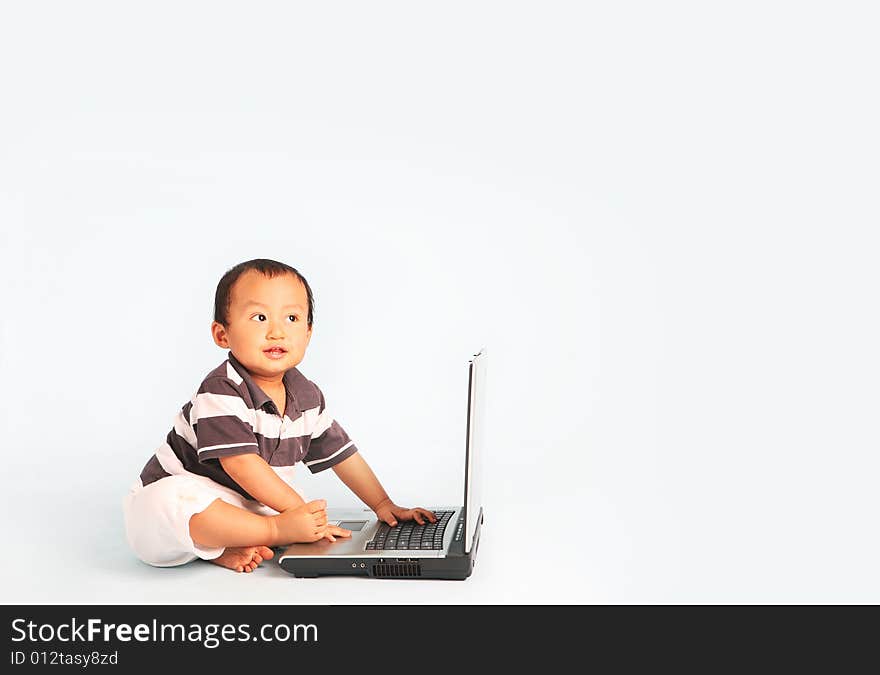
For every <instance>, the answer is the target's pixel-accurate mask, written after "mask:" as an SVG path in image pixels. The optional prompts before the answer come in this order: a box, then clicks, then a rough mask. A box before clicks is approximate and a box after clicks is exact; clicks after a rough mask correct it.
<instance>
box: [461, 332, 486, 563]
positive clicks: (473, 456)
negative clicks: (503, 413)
mask: <svg viewBox="0 0 880 675" xmlns="http://www.w3.org/2000/svg"><path fill="white" fill-rule="evenodd" d="M468 372H469V375H468V380H469V384H468V412H467V431H466V442H465V465H464V502H463V503H464V509H465V520H464V550H465V553H469V552H470V550H471V544H472V543H473V539H474V533H475V532H476V531H477V524H478V523H477V521H478V519H479V517H480V507H481V506H482V505H483V489H482V488H483V483H482V480H483V471H482V463H483V455H484V452H485V438H486V348H485V347H484V348H482V349H481V350H480V351H479V352H477V353H476V354H475V355H474V358H472V359H471V360H470V362H469V365H468Z"/></svg>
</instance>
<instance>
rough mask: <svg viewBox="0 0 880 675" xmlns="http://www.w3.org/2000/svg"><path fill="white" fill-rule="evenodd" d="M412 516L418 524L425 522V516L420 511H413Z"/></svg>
mask: <svg viewBox="0 0 880 675" xmlns="http://www.w3.org/2000/svg"><path fill="white" fill-rule="evenodd" d="M413 518H415V521H416V522H417V523H418V524H419V525H424V524H425V517H424V516H423V515H422V514H421V513H419V512H418V511H413Z"/></svg>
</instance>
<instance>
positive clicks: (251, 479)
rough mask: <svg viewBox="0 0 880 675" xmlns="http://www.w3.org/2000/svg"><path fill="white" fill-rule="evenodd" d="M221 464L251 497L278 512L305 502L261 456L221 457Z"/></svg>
mask: <svg viewBox="0 0 880 675" xmlns="http://www.w3.org/2000/svg"><path fill="white" fill-rule="evenodd" d="M220 464H221V465H222V466H223V470H224V471H226V473H228V474H229V475H230V476H231V477H232V480H234V481H235V482H236V483H238V484H239V485H241V487H243V488H244V489H245V490H247V492H248V494H250V496H251V497H253V498H254V499H256V500H257V501H260V502H262V503H263V504H265V505H266V506H268V507H270V508H273V509H275V510H276V511H278V512H281V511H286V510H287V509H292V508H296V507H297V506H302V505H303V504H304V503H305V502H304V501H303V499H302V497H300V496H299V494H297V492H296V490H294V489H293V488H292V487H290V486H289V485H288V484H287V483H285V482H284V481H283V480H281V477H280V476H279V475H278V474H277V473H275V471H273V470H272V467H271V466H269V464H268V463H267V462H266V460H265V459H263V458H262V457H260V456H259V455H254V454H247V455H233V456H232V457H221V458H220Z"/></svg>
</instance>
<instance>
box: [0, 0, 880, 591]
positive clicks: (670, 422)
mask: <svg viewBox="0 0 880 675" xmlns="http://www.w3.org/2000/svg"><path fill="white" fill-rule="evenodd" d="M878 18H880V17H878V14H877V11H876V10H874V9H872V3H845V2H844V3H841V2H834V3H831V2H824V3H823V2H809V3H805V2H766V1H765V2H739V3H700V2H690V3H685V2H671V3H651V2H615V3H610V2H609V3H554V2H541V3H523V2H506V3H483V2H466V3H454V2H453V3H443V4H440V5H437V4H424V3H410V2H396V3H386V2H378V3H353V2H334V3H286V2H273V3H259V2H258V3H207V2H205V3H193V2H173V3H171V2H153V3H149V4H148V5H143V6H141V7H140V8H135V7H133V6H132V5H131V4H129V3H124V6H123V4H120V3H114V2H104V3H95V2H80V3H61V2H58V3H45V2H37V3H25V4H19V6H13V5H12V3H8V4H5V5H4V6H3V9H2V10H0V101H2V102H0V245H2V259H0V275H2V276H0V297H2V322H0V328H2V333H0V368H2V388H0V415H2V417H0V424H2V428H0V444H2V462H3V465H2V472H0V475H2V477H0V492H2V498H3V508H2V515H0V518H2V521H0V522H2V528H3V536H4V543H5V551H6V552H5V554H4V555H2V556H0V590H2V601H3V602H4V603H49V602H61V603H67V602H71V603H92V602H100V603H107V602H108V603H116V602H121V603H151V602H180V603H211V602H225V603H273V602H274V603H385V602H395V603H397V602H404V603H405V602H415V603H578V604H587V603H719V602H724V603H755V602H757V603H781V602H784V603H813V602H818V603H825V602H848V603H861V602H870V603H875V602H878V601H880V582H878V578H877V575H876V570H877V568H878V563H880V546H878V543H877V534H876V532H877V528H876V522H877V512H878V496H877V495H878V493H877V489H876V483H877V474H878V469H880V461H878V453H877V450H878V440H880V438H878V436H880V434H878V424H877V411H878V403H880V385H878V383H880V358H878V347H877V346H878V344H880V321H878V312H877V289H878V282H880V266H878V265H877V258H878V243H880V238H878V234H877V232H878V215H880V202H878V192H877V187H878V181H880V168H878V167H880V164H878V156H880V132H878V128H880V127H878V124H877V120H878V119H880V97H878V89H877V86H876V65H877V63H878V59H880V47H878V41H877V39H876V35H877V24H878ZM254 257H269V258H275V259H278V260H282V261H284V262H287V263H288V264H291V265H293V266H294V267H296V268H297V269H299V270H300V271H301V272H302V273H303V274H304V275H305V276H306V278H307V279H308V280H309V282H310V283H311V285H312V287H313V289H314V292H315V297H316V323H315V328H314V336H313V339H312V344H311V347H310V349H309V351H308V353H307V355H306V358H305V360H304V362H303V363H302V364H301V366H300V368H301V370H302V371H303V372H304V373H305V374H306V375H307V376H308V377H310V378H311V379H313V380H315V381H316V382H317V383H319V385H320V386H321V387H322V389H323V390H324V392H325V394H326V395H327V399H328V402H329V404H330V405H332V406H333V408H334V410H335V412H336V415H337V418H338V419H339V421H340V422H341V423H342V424H343V426H344V427H345V428H346V430H347V431H348V432H349V433H350V434H351V435H352V437H353V438H354V439H355V440H356V442H357V444H358V446H359V447H360V449H361V451H362V453H363V454H364V456H365V457H366V458H367V460H368V461H369V462H370V464H371V465H372V466H373V468H374V469H375V471H376V473H377V474H378V476H379V477H380V479H381V480H382V482H383V484H384V485H385V487H386V488H387V489H388V491H389V492H390V493H391V495H392V496H393V497H394V498H395V500H397V501H398V502H399V503H403V504H410V505H415V504H424V505H430V504H432V503H447V502H452V503H457V501H458V500H459V498H460V492H461V487H460V485H461V482H460V481H461V475H462V466H461V453H462V447H461V446H462V439H463V427H462V425H463V414H464V391H463V387H464V386H465V379H464V378H465V370H464V366H465V364H466V361H467V359H468V358H469V357H470V356H471V355H472V354H473V352H474V351H476V349H478V348H479V347H481V346H485V347H486V348H487V349H488V351H489V354H490V363H489V373H488V375H489V392H490V399H489V402H488V412H489V420H488V439H489V449H488V457H487V462H486V477H487V481H488V484H487V486H486V495H485V510H486V525H485V529H484V534H483V541H482V545H481V548H480V554H479V556H478V560H477V566H476V569H475V571H474V574H473V575H472V577H471V578H470V579H469V580H467V581H466V582H429V581H424V582H407V581H376V580H368V579H337V578H326V579H318V580H299V579H296V578H294V577H292V576H290V575H287V574H286V573H284V572H283V571H281V570H280V569H279V568H278V567H277V566H275V565H274V564H273V563H264V565H263V566H262V567H261V568H260V569H259V570H258V571H257V572H255V573H254V574H251V575H244V574H242V575H236V574H234V573H232V572H229V571H227V570H223V569H220V568H219V567H216V566H214V565H210V564H207V563H201V562H198V563H193V564H191V565H188V566H186V567H184V568H180V569H171V570H168V569H166V570H162V569H154V568H150V567H148V566H146V565H144V564H142V563H140V562H138V561H137V560H136V559H135V558H134V557H133V554H131V552H130V551H129V550H128V549H127V547H126V545H125V541H124V538H123V531H122V521H121V510H120V501H121V498H122V496H123V494H124V493H125V492H126V490H127V489H128V487H129V485H130V483H131V481H132V480H133V479H134V478H135V477H136V476H137V474H138V473H139V471H140V469H141V467H142V466H143V464H144V463H145V462H146V460H147V459H148V458H149V456H150V454H151V453H152V452H153V450H154V449H155V447H156V446H157V445H158V444H159V443H161V442H162V440H163V438H164V436H165V434H166V433H167V432H168V430H169V429H170V426H171V420H172V418H173V416H174V414H175V413H176V412H177V410H178V409H179V408H180V406H182V404H183V403H184V402H185V401H186V400H188V399H189V397H190V396H191V395H192V393H193V392H194V391H195V388H196V387H197V386H198V384H199V382H200V381H201V379H202V377H204V375H205V374H206V373H207V372H208V371H209V370H211V369H212V368H214V367H215V366H216V365H218V364H219V363H220V362H221V361H222V360H223V359H224V358H225V352H224V351H223V350H220V349H219V348H217V347H216V346H215V345H214V344H213V342H212V341H211V339H210V333H209V326H210V321H211V311H212V301H213V293H214V288H215V286H216V283H217V281H218V279H219V278H220V276H221V275H222V274H223V272H224V271H225V270H226V269H228V268H229V267H231V266H232V265H234V264H236V263H238V262H240V261H242V260H247V259H250V258H254ZM302 475H303V488H304V489H305V490H306V491H307V492H308V493H309V495H310V496H325V497H327V499H328V500H330V501H331V503H333V504H338V505H354V504H356V498H354V496H353V495H352V494H351V493H350V492H348V491H347V490H346V488H344V486H341V484H340V483H339V482H338V481H337V480H336V478H335V475H333V474H332V472H329V471H328V472H326V473H325V474H321V475H320V476H315V477H312V476H309V475H308V474H307V472H306V471H303V472H302Z"/></svg>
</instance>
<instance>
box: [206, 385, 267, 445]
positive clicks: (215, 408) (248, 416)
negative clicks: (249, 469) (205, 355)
mask: <svg viewBox="0 0 880 675" xmlns="http://www.w3.org/2000/svg"><path fill="white" fill-rule="evenodd" d="M253 420H254V411H253V410H252V409H251V408H249V407H248V405H247V402H246V401H245V400H244V399H243V398H242V395H241V393H240V391H239V389H238V386H237V385H236V384H235V383H234V382H233V381H232V380H230V379H227V378H223V377H213V378H210V379H207V380H205V381H204V382H203V383H202V386H201V387H199V391H198V393H197V394H196V395H195V398H194V399H193V404H192V409H191V410H190V424H191V425H192V429H193V433H195V436H196V441H197V447H196V451H197V452H198V456H199V462H204V461H206V460H209V459H219V458H220V457H230V456H232V455H242V454H248V453H257V452H258V451H259V446H258V445H257V437H256V435H255V434H254V423H253Z"/></svg>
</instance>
